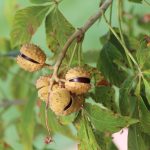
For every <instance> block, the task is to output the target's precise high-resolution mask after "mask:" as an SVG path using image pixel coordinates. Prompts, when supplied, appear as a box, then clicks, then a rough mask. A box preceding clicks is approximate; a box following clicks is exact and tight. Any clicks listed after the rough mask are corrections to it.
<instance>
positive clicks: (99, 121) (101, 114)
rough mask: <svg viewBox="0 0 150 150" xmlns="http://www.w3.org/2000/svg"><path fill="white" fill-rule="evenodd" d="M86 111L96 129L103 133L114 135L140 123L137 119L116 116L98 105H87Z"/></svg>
mask: <svg viewBox="0 0 150 150" xmlns="http://www.w3.org/2000/svg"><path fill="white" fill-rule="evenodd" d="M85 110H86V113H87V115H88V117H89V118H90V120H91V122H92V124H93V125H94V127H95V128H96V129H97V130H98V131H101V132H110V133H114V132H117V131H119V130H121V129H122V128H124V127H127V126H129V125H131V124H135V123H137V122H138V120H137V119H132V118H130V117H126V116H121V115H119V114H114V113H113V112H112V111H110V110H108V109H107V108H106V107H103V106H102V105H99V104H98V103H97V104H94V105H92V104H90V103H86V104H85Z"/></svg>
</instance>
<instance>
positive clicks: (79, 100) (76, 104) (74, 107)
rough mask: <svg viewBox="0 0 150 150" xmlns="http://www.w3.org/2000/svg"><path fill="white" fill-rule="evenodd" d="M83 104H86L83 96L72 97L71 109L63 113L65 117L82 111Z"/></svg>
mask: <svg viewBox="0 0 150 150" xmlns="http://www.w3.org/2000/svg"><path fill="white" fill-rule="evenodd" d="M83 103H84V98H83V96H79V95H76V96H74V97H72V103H71V104H70V107H68V108H67V109H66V110H65V111H64V112H63V115H69V114H71V113H74V112H77V111H79V110H80V109H81V107H82V105H83Z"/></svg>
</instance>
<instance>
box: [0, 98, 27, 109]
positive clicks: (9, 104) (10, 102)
mask: <svg viewBox="0 0 150 150" xmlns="http://www.w3.org/2000/svg"><path fill="white" fill-rule="evenodd" d="M2 101H3V102H2V103H0V107H3V108H4V107H8V106H11V105H23V104H25V102H24V101H22V100H13V101H9V100H2Z"/></svg>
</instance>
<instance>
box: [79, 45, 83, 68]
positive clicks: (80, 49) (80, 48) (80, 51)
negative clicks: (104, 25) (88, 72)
mask: <svg viewBox="0 0 150 150" xmlns="http://www.w3.org/2000/svg"><path fill="white" fill-rule="evenodd" d="M81 53H82V43H80V45H79V48H78V64H79V66H81Z"/></svg>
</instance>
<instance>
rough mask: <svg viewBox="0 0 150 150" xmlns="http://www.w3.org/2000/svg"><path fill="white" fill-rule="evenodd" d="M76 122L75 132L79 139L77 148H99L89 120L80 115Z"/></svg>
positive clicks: (94, 149)
mask: <svg viewBox="0 0 150 150" xmlns="http://www.w3.org/2000/svg"><path fill="white" fill-rule="evenodd" d="M78 119H79V120H78V122H77V124H76V127H77V130H78V132H77V134H78V138H79V140H80V143H79V145H78V149H79V150H100V149H101V148H100V147H99V145H98V144H97V141H96V138H95V136H94V133H93V130H92V127H91V125H90V123H89V121H88V120H87V119H86V118H85V116H80V118H78Z"/></svg>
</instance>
